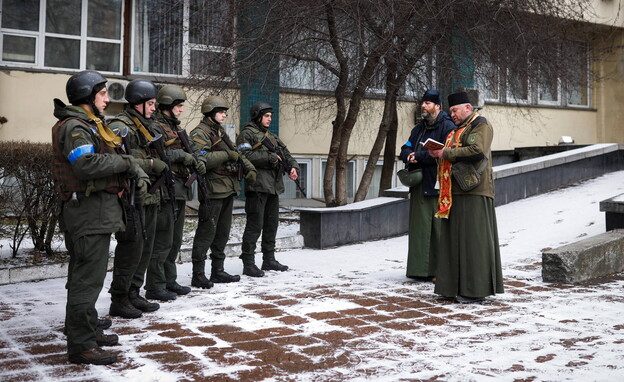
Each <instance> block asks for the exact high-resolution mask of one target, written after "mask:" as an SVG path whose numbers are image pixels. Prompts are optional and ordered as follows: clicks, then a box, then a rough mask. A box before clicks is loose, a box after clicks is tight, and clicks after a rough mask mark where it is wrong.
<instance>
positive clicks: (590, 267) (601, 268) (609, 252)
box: [542, 230, 624, 283]
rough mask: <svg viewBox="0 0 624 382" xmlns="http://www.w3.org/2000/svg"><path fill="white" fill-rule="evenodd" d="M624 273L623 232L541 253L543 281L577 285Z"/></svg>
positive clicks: (603, 235)
mask: <svg viewBox="0 0 624 382" xmlns="http://www.w3.org/2000/svg"><path fill="white" fill-rule="evenodd" d="M622 271H624V230H614V231H609V232H606V233H603V234H600V235H596V236H592V237H589V238H587V239H584V240H581V241H578V242H576V243H572V244H568V245H565V246H563V247H559V248H556V249H553V250H550V251H548V252H544V253H542V278H543V280H544V281H545V282H551V283H578V282H583V281H588V280H591V279H595V278H599V277H603V276H607V275H610V274H614V273H619V272H622Z"/></svg>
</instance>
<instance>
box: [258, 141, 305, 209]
mask: <svg viewBox="0 0 624 382" xmlns="http://www.w3.org/2000/svg"><path fill="white" fill-rule="evenodd" d="M260 143H262V144H263V145H264V147H266V148H267V149H269V151H270V152H272V153H274V154H277V156H279V157H280V159H281V160H279V168H278V170H277V176H283V175H290V171H291V170H292V168H293V167H292V166H291V165H290V163H288V161H287V160H285V159H286V157H285V156H284V153H283V152H282V149H281V148H280V147H279V145H273V143H271V141H270V140H269V137H268V136H266V135H265V136H264V137H262V140H261V141H260ZM276 179H277V178H276ZM293 182H295V184H296V185H297V188H298V189H299V191H301V193H302V194H303V197H304V198H307V195H306V193H305V191H304V190H303V187H301V183H300V182H299V178H297V179H295V180H294V181H293Z"/></svg>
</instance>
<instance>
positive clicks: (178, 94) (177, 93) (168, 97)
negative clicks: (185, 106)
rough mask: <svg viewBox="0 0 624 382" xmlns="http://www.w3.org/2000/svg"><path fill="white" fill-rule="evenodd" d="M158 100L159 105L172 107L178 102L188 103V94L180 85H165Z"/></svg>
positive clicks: (159, 92) (159, 93)
mask: <svg viewBox="0 0 624 382" xmlns="http://www.w3.org/2000/svg"><path fill="white" fill-rule="evenodd" d="M156 100H157V101H158V104H159V105H166V106H171V105H173V104H174V103H175V102H176V101H182V102H184V101H186V93H185V92H184V90H182V88H181V87H179V86H178V85H165V86H163V87H162V88H160V90H159V91H158V97H157V98H156ZM178 103H180V102H178Z"/></svg>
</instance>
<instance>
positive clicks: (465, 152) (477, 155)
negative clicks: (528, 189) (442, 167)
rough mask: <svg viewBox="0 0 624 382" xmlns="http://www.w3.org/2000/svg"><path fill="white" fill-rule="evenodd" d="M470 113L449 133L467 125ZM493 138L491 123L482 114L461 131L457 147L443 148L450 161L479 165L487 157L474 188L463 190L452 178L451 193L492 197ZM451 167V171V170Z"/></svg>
mask: <svg viewBox="0 0 624 382" xmlns="http://www.w3.org/2000/svg"><path fill="white" fill-rule="evenodd" d="M471 117H472V115H471V116H469V117H468V118H466V121H464V123H462V125H460V126H458V127H457V129H456V130H453V132H451V134H455V133H457V131H458V130H459V129H461V128H462V127H465V126H466V125H468V123H467V121H470V119H471ZM493 138H494V129H493V128H492V125H490V123H489V122H488V121H487V119H485V118H484V117H482V116H479V117H477V118H476V119H475V120H474V121H473V122H472V123H471V124H470V125H469V126H467V127H466V129H465V130H464V131H463V133H462V135H461V137H460V142H461V145H460V146H457V147H450V148H445V149H444V151H443V157H444V159H446V160H448V161H449V162H451V163H457V162H462V161H464V162H470V163H473V164H474V165H475V167H478V166H479V163H480V161H481V160H482V159H483V158H487V160H488V163H487V166H486V167H485V169H484V170H483V173H482V174H481V182H480V183H479V185H478V186H477V187H475V188H474V189H472V190H470V191H468V192H465V191H462V189H461V188H460V187H459V184H458V183H457V182H456V181H455V178H453V177H451V178H452V182H453V183H452V193H453V195H455V194H468V195H481V196H487V197H489V198H492V199H493V198H494V178H493V172H492V151H491V146H492V139H493ZM452 171H453V170H452V167H451V172H452Z"/></svg>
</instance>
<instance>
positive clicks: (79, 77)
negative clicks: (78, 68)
mask: <svg viewBox="0 0 624 382" xmlns="http://www.w3.org/2000/svg"><path fill="white" fill-rule="evenodd" d="M104 84H106V78H104V77H103V76H102V75H101V74H100V73H98V72H96V71H93V70H85V71H82V72H80V73H76V74H74V75H73V76H71V77H69V80H67V85H65V92H66V93H67V99H68V100H69V103H71V104H75V103H77V102H80V101H82V100H86V99H87V98H88V97H89V96H91V95H92V94H93V93H94V91H93V90H94V89H95V88H97V87H98V85H104ZM100 89H101V88H100ZM98 91H99V89H98Z"/></svg>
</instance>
